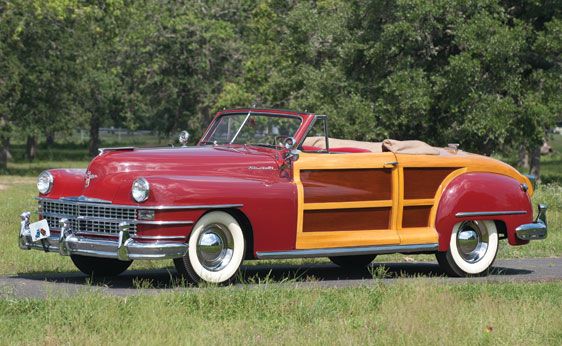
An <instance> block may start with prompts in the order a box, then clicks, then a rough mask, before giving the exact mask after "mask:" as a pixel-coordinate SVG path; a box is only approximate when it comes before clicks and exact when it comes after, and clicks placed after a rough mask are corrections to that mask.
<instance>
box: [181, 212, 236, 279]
mask: <svg viewBox="0 0 562 346" xmlns="http://www.w3.org/2000/svg"><path fill="white" fill-rule="evenodd" d="M188 244H189V248H188V252H187V254H186V255H185V256H184V257H182V258H176V259H175V260H174V264H175V266H176V269H177V270H178V272H179V273H180V274H181V275H183V276H184V277H186V279H188V280H189V281H190V282H194V283H198V282H208V283H215V284H225V283H229V282H232V281H233V280H234V279H235V278H236V274H237V273H238V270H239V268H240V265H241V264H242V261H243V260H244V254H245V250H246V249H245V247H246V243H245V240H244V233H243V231H242V228H241V227H240V225H239V224H238V222H237V221H236V219H235V218H234V217H233V216H232V215H230V214H228V213H226V212H224V211H214V212H210V213H208V214H205V215H204V216H203V217H202V218H201V219H199V221H198V222H197V223H196V224H195V226H194V227H193V230H192V231H191V235H190V236H189V241H188Z"/></svg>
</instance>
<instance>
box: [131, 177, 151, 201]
mask: <svg viewBox="0 0 562 346" xmlns="http://www.w3.org/2000/svg"><path fill="white" fill-rule="evenodd" d="M149 196H150V184H149V183H148V181H147V180H146V179H145V178H142V177H141V178H137V179H135V181H133V185H132V186H131V197H132V198H133V200H134V201H135V202H137V203H142V202H144V201H146V200H147V199H148V197H149Z"/></svg>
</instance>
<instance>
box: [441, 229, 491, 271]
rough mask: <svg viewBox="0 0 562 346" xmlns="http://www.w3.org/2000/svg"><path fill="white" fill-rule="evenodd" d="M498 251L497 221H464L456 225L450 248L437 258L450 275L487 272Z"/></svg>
mask: <svg viewBox="0 0 562 346" xmlns="http://www.w3.org/2000/svg"><path fill="white" fill-rule="evenodd" d="M497 253H498V231H497V229H496V225H495V223H494V221H489V220H487V221H464V222H460V223H458V224H456V225H455V226H454V227H453V232H452V234H451V240H450V243H449V250H447V251H446V252H437V253H436V257H437V262H439V265H440V266H441V268H442V269H443V270H444V271H445V272H446V273H447V274H448V275H449V276H457V277H459V276H460V277H462V276H486V275H488V274H489V272H490V268H491V266H492V263H494V260H495V259H496V255H497Z"/></svg>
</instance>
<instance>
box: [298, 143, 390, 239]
mask: <svg viewBox="0 0 562 346" xmlns="http://www.w3.org/2000/svg"><path fill="white" fill-rule="evenodd" d="M393 161H396V155H394V154H393V153H390V152H387V153H353V154H337V155H330V154H319V153H301V155H300V157H299V160H297V161H296V162H295V163H294V166H293V177H294V183H295V185H296V187H297V201H298V202H297V213H298V214H297V230H296V243H295V249H319V248H334V247H348V246H372V245H393V244H399V243H400V238H399V237H398V233H397V232H396V229H395V228H394V227H393V229H384V230H377V229H374V230H373V229H369V230H349V231H345V232H338V231H334V232H324V231H320V232H303V224H304V213H305V203H304V187H303V184H302V181H301V174H300V173H301V170H312V169H314V170H320V169H325V170H336V169H338V170H339V169H367V168H372V169H390V170H391V172H392V175H391V177H392V178H391V179H392V180H393V181H392V183H393V184H395V183H397V182H398V168H395V167H387V166H386V165H385V163H386V162H393ZM394 186H395V187H396V188H393V189H392V190H391V197H390V198H388V199H386V200H379V201H373V200H367V201H356V202H359V203H360V204H356V205H355V207H357V206H367V205H368V204H370V203H375V204H373V205H378V203H379V202H380V203H381V207H382V205H386V204H387V203H388V202H389V201H390V203H391V207H386V208H389V209H391V213H390V214H391V215H392V216H390V217H391V218H393V219H394V217H395V214H394V213H397V212H398V208H397V206H398V192H399V188H398V186H397V185H396V184H395V185H394ZM342 203H348V202H342ZM352 203H355V202H352ZM363 203H366V204H363ZM314 204H316V203H314ZM314 204H313V205H309V206H307V207H306V208H307V209H308V210H312V209H309V208H310V207H314V208H316V207H320V208H323V207H330V208H331V207H335V206H336V204H340V203H336V204H327V205H324V204H323V203H322V204H316V205H314ZM341 206H344V207H345V204H340V207H341ZM338 209H339V208H338ZM334 210H337V209H334ZM392 222H393V225H394V224H395V220H393V221H392ZM387 227H388V225H387Z"/></svg>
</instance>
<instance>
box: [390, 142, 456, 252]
mask: <svg viewBox="0 0 562 346" xmlns="http://www.w3.org/2000/svg"><path fill="white" fill-rule="evenodd" d="M396 159H397V161H398V165H397V171H398V172H397V173H398V176H399V186H400V189H399V203H398V210H397V217H398V219H397V220H396V225H397V231H398V234H399V236H400V241H401V244H404V245H407V244H429V243H437V241H438V234H437V231H436V229H435V214H436V213H437V208H438V207H439V199H440V197H441V192H442V190H443V188H444V186H446V185H447V184H448V182H450V181H451V180H452V179H454V178H455V177H457V176H459V175H460V174H462V173H464V172H465V171H466V169H465V168H463V167H462V165H460V164H459V163H458V162H455V161H452V160H451V159H450V158H449V157H442V156H441V155H408V154H400V153H398V154H396Z"/></svg>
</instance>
